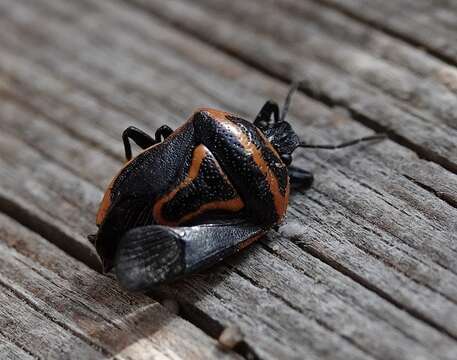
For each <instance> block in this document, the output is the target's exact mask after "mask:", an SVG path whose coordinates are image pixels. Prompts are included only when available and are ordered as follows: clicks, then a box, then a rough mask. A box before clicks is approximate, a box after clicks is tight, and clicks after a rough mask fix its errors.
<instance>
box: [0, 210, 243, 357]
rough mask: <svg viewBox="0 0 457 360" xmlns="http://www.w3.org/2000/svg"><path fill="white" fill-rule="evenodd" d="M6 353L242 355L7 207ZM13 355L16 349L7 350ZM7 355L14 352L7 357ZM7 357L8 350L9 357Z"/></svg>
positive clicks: (0, 230)
mask: <svg viewBox="0 0 457 360" xmlns="http://www.w3.org/2000/svg"><path fill="white" fill-rule="evenodd" d="M0 288H1V291H0V303H1V304H2V306H0V315H1V316H0V325H1V330H0V334H1V337H0V343H5V345H4V346H1V345H0V354H2V352H3V353H5V354H16V355H17V356H19V357H20V358H21V357H22V354H21V352H20V351H19V350H22V352H25V353H26V354H28V355H29V357H31V358H42V359H63V358H65V359H71V358H73V359H99V358H113V357H114V358H116V359H139V358H142V359H153V358H164V359H165V358H169V359H176V358H180V359H202V358H226V359H233V358H239V357H238V356H237V355H236V354H234V353H230V352H228V353H224V352H222V351H221V350H219V349H218V347H217V345H216V341H215V340H213V339H211V338H209V337H207V336H206V335H205V334H204V333H203V332H202V331H201V330H199V329H197V328H195V327H194V326H193V325H191V324H190V323H188V322H186V321H184V320H182V319H181V318H179V317H177V316H176V315H172V314H170V313H168V312H167V311H166V310H165V308H164V307H162V306H161V305H160V304H158V303H156V302H154V301H152V300H151V299H150V298H147V297H144V296H131V295H128V294H126V293H124V292H122V291H121V290H120V289H119V288H118V286H117V285H116V283H115V282H114V281H113V280H111V279H109V278H108V277H105V276H102V275H100V274H98V273H96V272H95V271H93V270H91V269H89V268H88V267H87V266H86V265H84V264H82V263H80V262H78V261H76V260H74V259H72V258H70V257H69V256H68V255H67V254H65V253H64V252H63V251H61V250H59V249H57V248H56V247H55V246H54V245H51V244H50V243H49V242H47V241H46V240H44V239H43V238H41V237H40V236H38V235H37V234H35V233H32V232H31V231H29V230H27V229H25V228H24V227H22V226H21V225H20V224H18V223H17V222H15V221H14V220H12V219H11V218H9V217H6V216H5V215H2V214H0ZM7 356H8V357H9V356H10V355H7ZM8 357H7V358H8ZM2 358H4V357H2Z"/></svg>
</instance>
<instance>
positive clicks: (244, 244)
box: [237, 231, 265, 251]
mask: <svg viewBox="0 0 457 360" xmlns="http://www.w3.org/2000/svg"><path fill="white" fill-rule="evenodd" d="M264 234H265V231H261V232H260V233H259V234H256V235H254V236H252V237H250V238H249V239H246V240H244V241H243V242H241V243H239V245H238V250H237V251H241V250H243V249H244V248H246V247H248V246H249V245H251V244H252V243H254V242H255V241H257V240H258V239H260V238H261V237H262V236H263V235H264Z"/></svg>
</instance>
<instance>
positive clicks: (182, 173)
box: [90, 83, 380, 290]
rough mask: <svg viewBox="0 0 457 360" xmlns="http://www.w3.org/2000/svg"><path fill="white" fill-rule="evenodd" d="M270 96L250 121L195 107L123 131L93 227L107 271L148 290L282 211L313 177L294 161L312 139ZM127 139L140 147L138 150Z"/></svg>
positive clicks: (262, 229) (244, 241) (256, 231)
mask: <svg viewBox="0 0 457 360" xmlns="http://www.w3.org/2000/svg"><path fill="white" fill-rule="evenodd" d="M298 85H299V83H297V84H295V85H294V86H292V88H291V90H290V91H289V93H288V95H287V98H286V101H285V103H284V106H283V108H282V111H281V112H280V109H279V107H278V105H277V104H276V103H274V102H272V101H267V102H266V103H265V105H264V106H263V107H262V109H261V110H260V112H259V113H258V115H257V117H256V118H255V120H254V122H253V123H251V122H249V121H246V120H244V119H242V118H240V117H238V116H236V115H234V114H230V113H227V112H223V111H218V110H213V109H199V110H197V111H195V112H194V114H193V115H192V116H191V117H190V118H189V119H188V120H187V121H186V122H185V123H184V124H183V125H182V126H181V127H179V128H178V129H176V130H175V131H173V130H172V129H170V128H169V127H168V126H166V125H165V126H162V127H160V128H159V129H158V130H157V132H156V134H155V137H154V138H153V137H151V136H149V135H148V134H146V133H144V132H143V131H141V130H139V129H137V128H135V127H129V128H127V129H126V130H125V131H124V133H123V135H122V138H123V142H124V147H125V155H126V158H127V162H126V164H125V165H124V167H123V168H122V169H121V170H120V172H119V173H118V175H117V176H116V177H115V178H114V179H113V180H112V181H111V183H110V185H109V187H108V189H107V190H106V193H105V195H104V197H103V200H102V202H101V204H100V208H99V211H98V214H97V220H96V222H97V226H98V227H99V229H98V232H97V234H96V235H92V236H90V239H91V241H92V242H93V243H94V244H95V247H96V249H97V252H98V254H99V255H100V257H101V259H102V262H103V265H104V269H105V271H107V270H109V269H111V268H112V267H114V268H115V271H116V275H117V278H118V280H119V282H120V283H121V285H123V286H124V287H125V288H127V289H129V290H147V289H151V288H154V287H155V286H157V285H159V284H161V283H166V282H170V281H172V280H174V279H176V278H177V277H180V276H183V275H185V274H188V273H191V272H192V271H195V270H199V269H201V268H203V267H207V266H209V265H211V264H214V263H216V262H218V261H220V260H221V259H223V258H224V257H226V256H228V255H231V254H233V253H235V252H237V251H239V250H240V249H242V248H244V247H246V246H247V245H249V244H251V243H252V242H254V241H255V240H256V239H258V238H259V237H261V236H262V235H263V234H265V233H266V232H267V231H268V230H270V229H271V228H273V227H275V226H277V225H278V224H280V223H281V221H282V220H283V218H284V216H285V213H286V209H287V205H288V198H289V191H290V187H291V186H293V187H301V188H303V189H305V188H308V187H310V186H311V184H312V181H313V175H312V174H311V173H310V172H308V171H306V170H303V169H299V168H297V167H294V166H293V165H291V163H292V153H293V152H294V151H295V150H296V149H297V148H298V147H310V148H326V149H336V148H341V147H345V146H349V145H352V144H354V143H356V142H360V141H365V140H371V139H375V138H379V137H380V136H379V135H375V136H370V137H365V138H361V139H357V140H354V141H350V142H347V143H343V144H340V145H336V146H333V145H307V144H304V143H303V142H301V141H300V139H299V138H298V136H297V135H296V134H295V132H294V131H293V129H292V127H291V126H290V124H289V123H287V122H286V121H285V119H286V116H287V111H288V108H289V104H290V100H291V97H292V94H293V93H294V92H295V91H296V90H297V88H298ZM130 140H133V141H134V142H135V143H136V144H138V145H139V146H140V147H141V148H143V149H144V150H143V151H142V152H141V153H140V154H139V155H137V156H136V157H135V158H132V150H131V146H130Z"/></svg>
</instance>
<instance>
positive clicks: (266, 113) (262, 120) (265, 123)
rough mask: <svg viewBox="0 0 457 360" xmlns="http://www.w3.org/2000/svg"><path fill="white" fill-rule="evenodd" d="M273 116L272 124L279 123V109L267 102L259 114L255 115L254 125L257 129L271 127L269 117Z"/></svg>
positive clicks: (272, 103)
mask: <svg viewBox="0 0 457 360" xmlns="http://www.w3.org/2000/svg"><path fill="white" fill-rule="evenodd" d="M272 115H273V124H274V123H277V122H278V121H279V107H278V104H276V103H275V102H273V101H271V100H268V101H267V102H266V103H265V105H263V106H262V109H260V111H259V113H258V114H257V116H256V118H255V120H254V125H255V126H256V127H258V128H259V129H264V128H268V127H269V126H271V125H272V119H271V116H272Z"/></svg>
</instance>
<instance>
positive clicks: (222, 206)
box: [153, 145, 244, 226]
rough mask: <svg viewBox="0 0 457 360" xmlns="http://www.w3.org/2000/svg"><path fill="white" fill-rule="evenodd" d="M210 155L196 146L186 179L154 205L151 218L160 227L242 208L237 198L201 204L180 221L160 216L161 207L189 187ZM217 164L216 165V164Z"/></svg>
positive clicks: (241, 203) (202, 147)
mask: <svg viewBox="0 0 457 360" xmlns="http://www.w3.org/2000/svg"><path fill="white" fill-rule="evenodd" d="M208 154H210V151H209V150H208V148H207V147H206V146H204V145H198V146H197V147H196V148H195V150H194V153H193V156H192V163H191V165H190V169H189V174H188V175H187V176H186V178H185V179H184V180H183V181H182V182H181V183H180V184H179V185H178V186H177V187H176V188H175V189H174V190H173V191H171V192H169V193H168V194H166V195H164V196H163V197H161V198H160V199H159V200H158V201H157V202H156V203H155V204H154V208H153V216H154V220H155V221H156V222H157V223H158V224H161V225H169V226H176V225H179V224H182V223H184V222H186V221H189V220H191V219H192V218H194V217H195V216H197V215H200V214H202V213H204V212H205V211H207V210H228V211H232V212H236V211H239V210H241V209H242V208H243V207H244V203H243V201H242V200H241V198H239V197H237V198H235V199H230V200H223V201H213V202H210V203H206V204H203V205H202V206H200V207H199V208H198V209H197V210H196V211H194V212H192V213H189V214H187V215H184V216H183V217H182V218H181V219H179V220H178V221H169V220H166V219H165V218H164V217H163V216H162V208H163V206H164V205H165V204H166V203H167V202H169V201H170V200H171V199H173V198H174V197H175V195H176V194H177V193H178V191H179V190H181V189H183V188H185V187H187V186H189V185H190V184H191V183H192V181H193V180H194V179H195V178H196V177H197V176H198V173H199V171H200V166H201V163H202V161H203V159H204V158H205V157H206V156H207V155H208ZM216 164H217V163H216ZM216 166H217V167H218V170H219V172H220V173H221V175H222V176H223V177H224V178H225V181H226V182H228V183H229V184H230V181H229V180H228V178H227V177H226V175H225V174H224V173H223V171H222V169H221V168H220V166H219V164H217V165H216Z"/></svg>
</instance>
